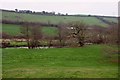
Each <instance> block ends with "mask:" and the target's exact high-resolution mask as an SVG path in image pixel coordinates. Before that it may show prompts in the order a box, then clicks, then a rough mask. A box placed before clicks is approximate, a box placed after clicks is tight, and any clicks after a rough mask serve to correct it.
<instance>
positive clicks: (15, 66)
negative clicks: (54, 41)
mask: <svg viewBox="0 0 120 80" xmlns="http://www.w3.org/2000/svg"><path fill="white" fill-rule="evenodd" d="M101 47H102V46H101V45H91V46H85V47H83V48H59V49H58V48H53V49H33V50H32V49H31V50H28V49H3V78H15V77H22V78H44V77H46V78H63V77H64V78H70V77H72V78H75V77H78V78H106V77H107V78H114V77H117V74H118V72H117V71H118V69H117V64H115V63H111V62H109V61H107V60H106V59H105V57H104V56H103V54H102V52H101Z"/></svg>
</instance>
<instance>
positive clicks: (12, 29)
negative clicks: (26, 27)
mask: <svg viewBox="0 0 120 80" xmlns="http://www.w3.org/2000/svg"><path fill="white" fill-rule="evenodd" d="M20 27H21V26H20V25H13V24H2V32H5V33H7V34H9V35H19V34H20V32H21V31H20Z"/></svg>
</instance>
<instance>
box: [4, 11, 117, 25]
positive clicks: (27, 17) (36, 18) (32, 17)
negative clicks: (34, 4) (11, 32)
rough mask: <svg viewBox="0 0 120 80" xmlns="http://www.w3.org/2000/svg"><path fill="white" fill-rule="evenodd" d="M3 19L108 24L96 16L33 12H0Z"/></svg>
mask: <svg viewBox="0 0 120 80" xmlns="http://www.w3.org/2000/svg"><path fill="white" fill-rule="evenodd" d="M2 19H3V20H12V21H27V22H44V23H48V22H50V23H53V24H58V23H60V22H64V23H68V22H71V21H83V22H85V23H86V24H88V25H100V26H104V27H105V26H108V25H107V24H106V23H104V22H102V21H100V20H99V19H97V18H96V17H90V16H88V17H80V16H79V17H75V16H45V15H34V14H23V13H14V12H5V11H3V12H2ZM105 19H106V20H108V21H109V20H112V21H113V22H116V21H117V19H116V18H105Z"/></svg>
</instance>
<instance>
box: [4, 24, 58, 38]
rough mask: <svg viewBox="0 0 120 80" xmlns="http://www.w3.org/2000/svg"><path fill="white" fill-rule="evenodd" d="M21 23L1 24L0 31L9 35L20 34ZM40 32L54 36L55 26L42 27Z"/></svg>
mask: <svg viewBox="0 0 120 80" xmlns="http://www.w3.org/2000/svg"><path fill="white" fill-rule="evenodd" d="M20 27H21V25H14V24H2V32H5V33H7V34H9V35H19V34H21V29H20ZM42 33H43V34H44V35H48V36H55V35H57V28H55V27H43V28H42Z"/></svg>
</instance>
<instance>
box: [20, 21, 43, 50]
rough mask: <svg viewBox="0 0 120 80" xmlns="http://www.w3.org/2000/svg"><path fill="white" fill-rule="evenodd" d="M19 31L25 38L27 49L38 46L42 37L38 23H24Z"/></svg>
mask: <svg viewBox="0 0 120 80" xmlns="http://www.w3.org/2000/svg"><path fill="white" fill-rule="evenodd" d="M21 32H22V34H24V36H25V38H26V41H27V46H28V48H29V49H31V48H36V47H38V45H39V40H40V39H41V37H42V34H41V29H40V26H39V25H37V24H28V23H26V24H24V25H23V26H22V28H21Z"/></svg>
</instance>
